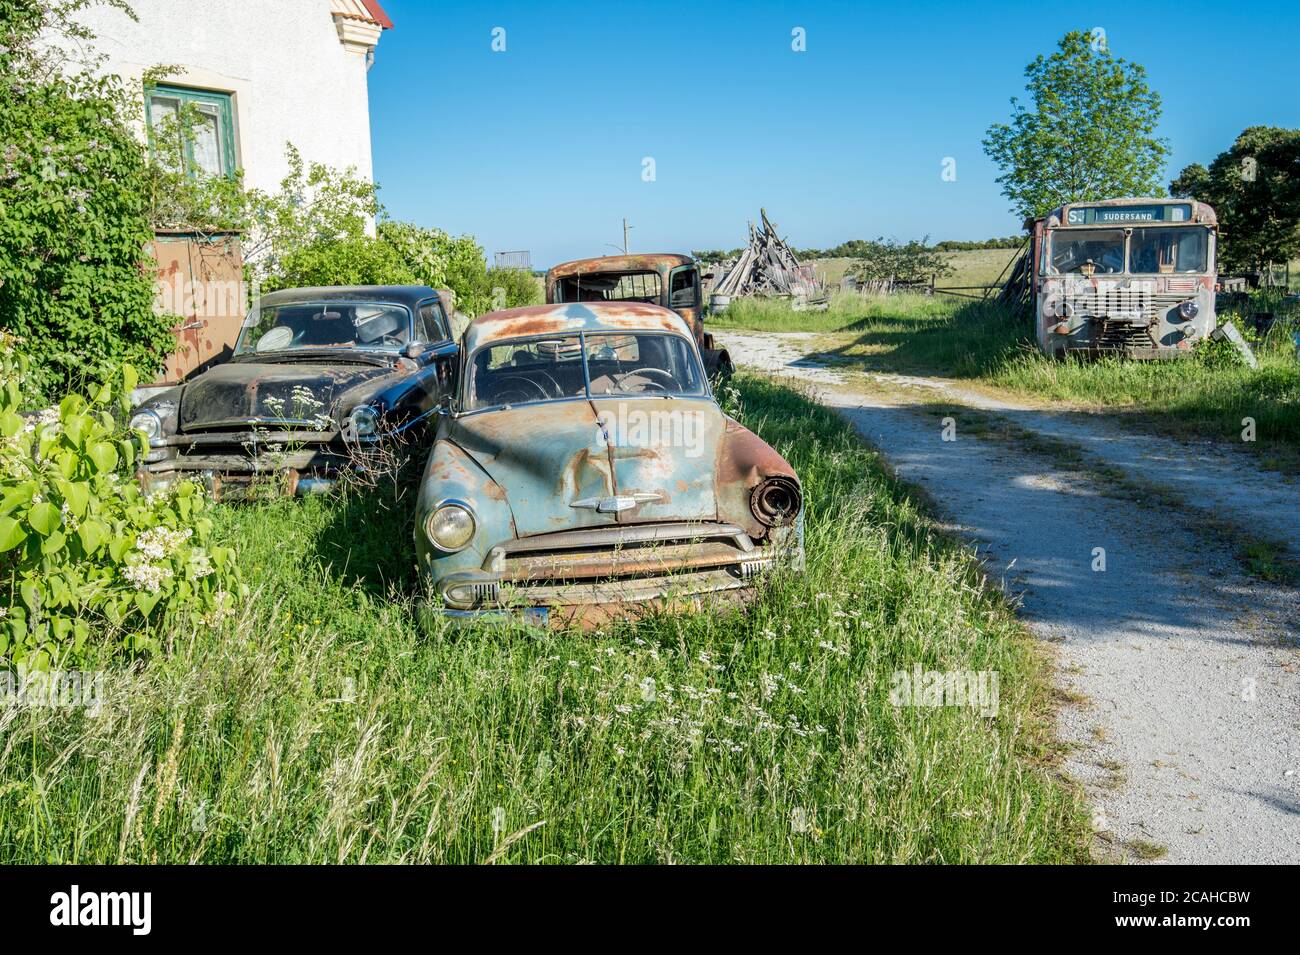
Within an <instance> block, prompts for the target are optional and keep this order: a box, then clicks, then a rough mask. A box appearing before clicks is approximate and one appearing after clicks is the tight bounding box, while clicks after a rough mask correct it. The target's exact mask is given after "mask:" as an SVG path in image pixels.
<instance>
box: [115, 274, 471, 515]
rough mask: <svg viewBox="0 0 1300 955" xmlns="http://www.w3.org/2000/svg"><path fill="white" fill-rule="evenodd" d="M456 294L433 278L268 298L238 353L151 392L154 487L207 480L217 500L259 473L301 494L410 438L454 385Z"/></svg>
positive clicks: (145, 412) (147, 415) (244, 332)
mask: <svg viewBox="0 0 1300 955" xmlns="http://www.w3.org/2000/svg"><path fill="white" fill-rule="evenodd" d="M450 304H451V295H450V293H448V292H438V291H436V290H435V289H432V288H428V287H427V286H423V285H393V286H377V285H376V286H366V285H362V286H347V287H335V288H299V289H286V290H283V291H279V292H272V293H271V294H269V295H264V296H262V297H261V299H259V300H258V302H257V303H256V304H255V305H254V306H253V309H252V310H251V311H250V312H249V314H248V317H247V318H246V319H245V321H244V325H243V328H242V329H241V330H240V332H239V339H238V341H237V342H236V343H235V348H234V354H233V356H232V357H231V359H230V360H229V361H228V362H225V363H223V364H220V365H217V366H215V367H213V368H209V369H208V370H207V371H204V372H202V373H201V374H198V375H195V376H194V377H192V378H190V379H189V380H188V381H185V382H184V383H182V384H180V385H178V386H176V387H175V388H171V389H169V390H167V391H165V392H163V393H161V394H159V395H156V396H154V397H153V398H151V399H149V400H148V401H146V402H145V403H144V404H143V405H141V406H140V407H139V408H138V409H137V410H136V412H135V413H134V415H133V416H132V418H131V426H132V427H133V428H137V429H139V430H141V431H143V432H144V433H145V434H146V435H147V436H148V438H149V452H148V454H147V455H146V456H145V459H144V461H143V462H142V463H141V465H140V469H139V472H138V476H139V479H140V481H141V483H142V484H143V485H144V486H145V487H146V488H155V487H159V486H163V485H166V484H169V483H171V482H173V481H175V480H177V479H178V478H184V477H189V476H198V477H200V478H202V480H204V482H205V483H207V485H208V486H209V487H210V488H211V489H212V491H213V493H214V494H216V495H217V496H219V497H239V496H242V495H243V494H244V493H245V492H246V491H247V490H248V488H249V487H250V485H252V484H253V483H254V482H255V481H256V480H257V479H258V478H259V476H267V475H279V476H282V477H283V478H284V479H285V481H284V484H283V485H282V486H283V488H284V489H285V490H287V491H288V492H289V493H310V492H313V491H319V490H324V489H326V488H328V487H329V486H330V485H331V484H333V483H334V481H335V480H336V479H337V477H338V475H339V474H340V472H341V471H343V470H344V469H346V468H352V469H356V468H357V467H358V465H359V466H360V467H361V468H362V469H363V470H364V468H365V467H366V466H367V463H369V466H370V467H371V468H372V469H373V468H374V467H375V466H376V464H375V462H377V461H380V460H387V459H386V458H385V457H384V455H383V451H384V449H391V448H396V447H397V446H401V445H408V444H412V443H414V442H415V441H417V440H418V438H419V437H420V436H421V435H422V434H423V432H424V431H425V426H426V425H427V423H428V421H429V420H430V418H431V417H432V416H433V415H434V413H435V411H436V410H437V408H438V406H439V404H440V403H441V401H442V399H443V396H444V395H446V394H447V393H448V391H449V389H450V388H451V387H452V379H453V377H454V373H455V359H456V355H457V345H456V343H455V342H454V341H453V339H452V332H451V323H450V318H451V309H450Z"/></svg>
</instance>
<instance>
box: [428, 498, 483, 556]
mask: <svg viewBox="0 0 1300 955" xmlns="http://www.w3.org/2000/svg"><path fill="white" fill-rule="evenodd" d="M474 529H475V524H474V512H473V511H471V510H470V509H469V505H467V504H462V503H460V502H459V501H447V502H445V503H443V504H440V505H438V506H437V507H435V508H434V509H433V512H432V513H430V514H429V516H428V517H427V518H425V521H424V532H425V534H427V535H428V537H429V542H430V543H431V544H433V546H434V547H436V548H438V549H439V550H442V551H446V552H447V553H449V554H453V553H455V552H456V551H458V550H464V549H465V547H466V546H468V544H469V542H470V541H471V540H473V538H474Z"/></svg>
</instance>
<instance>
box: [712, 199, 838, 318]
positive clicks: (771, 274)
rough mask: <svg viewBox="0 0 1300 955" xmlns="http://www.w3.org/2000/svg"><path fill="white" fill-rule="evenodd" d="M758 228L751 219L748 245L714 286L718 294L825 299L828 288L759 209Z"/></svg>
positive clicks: (801, 301)
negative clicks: (802, 262) (803, 263)
mask: <svg viewBox="0 0 1300 955" xmlns="http://www.w3.org/2000/svg"><path fill="white" fill-rule="evenodd" d="M759 216H760V222H759V225H758V227H757V228H755V227H754V223H752V222H751V223H749V245H748V246H747V247H746V248H745V250H744V251H743V252H742V253H741V254H740V258H738V259H736V261H735V262H734V263H730V264H729V267H728V269H727V272H726V275H724V276H723V278H722V280H721V281H720V282H718V284H717V285H715V286H714V287H713V294H714V295H715V296H722V297H725V298H735V297H738V296H744V295H769V296H785V295H788V296H793V297H794V298H795V300H796V302H797V303H809V304H812V303H816V302H818V301H819V300H825V298H826V289H825V287H824V286H823V284H822V282H821V280H820V279H819V278H818V277H817V275H816V273H815V272H814V271H813V268H812V266H811V265H800V264H799V259H798V258H797V257H796V256H795V254H794V251H793V250H792V249H791V248H790V246H788V245H786V244H785V242H784V240H782V238H781V237H780V236H779V235H777V234H776V226H774V225H773V224H772V222H771V220H769V219H768V217H767V210H766V209H760V210H759Z"/></svg>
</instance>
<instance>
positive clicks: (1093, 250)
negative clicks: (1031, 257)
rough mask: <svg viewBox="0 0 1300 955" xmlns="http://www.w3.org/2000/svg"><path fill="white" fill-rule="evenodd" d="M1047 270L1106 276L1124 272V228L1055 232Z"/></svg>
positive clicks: (1057, 272)
mask: <svg viewBox="0 0 1300 955" xmlns="http://www.w3.org/2000/svg"><path fill="white" fill-rule="evenodd" d="M1048 271H1049V272H1052V273H1055V274H1062V275H1063V274H1066V273H1069V272H1081V273H1083V274H1085V275H1093V274H1099V275H1107V274H1111V273H1115V272H1123V271H1124V231H1123V230H1122V229H1078V230H1076V229H1071V230H1069V231H1068V232H1067V231H1060V232H1054V233H1052V254H1051V257H1050V258H1049V260H1048Z"/></svg>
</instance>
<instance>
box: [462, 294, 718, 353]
mask: <svg viewBox="0 0 1300 955" xmlns="http://www.w3.org/2000/svg"><path fill="white" fill-rule="evenodd" d="M603 331H617V332H671V333H673V334H676V335H681V336H683V337H685V338H691V332H690V329H689V328H688V327H687V325H686V322H685V321H683V320H682V317H681V316H680V315H678V314H677V313H676V312H674V311H672V310H670V309H667V308H664V307H663V306H661V305H647V304H645V303H643V302H569V303H567V304H563V305H528V306H525V307H524V308H509V309H506V310H504V311H501V312H489V313H488V314H486V315H482V316H480V317H479V318H476V319H474V321H473V322H471V323H470V326H469V328H467V329H466V330H465V349H466V351H471V352H472V351H474V350H475V349H477V348H480V347H481V346H483V345H490V344H492V343H493V342H498V341H504V340H506V339H511V338H528V337H532V336H536V335H559V334H576V333H577V332H603ZM692 340H693V339H692Z"/></svg>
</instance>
